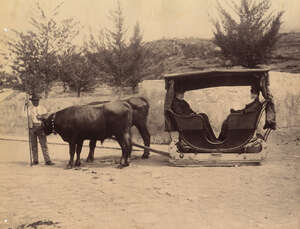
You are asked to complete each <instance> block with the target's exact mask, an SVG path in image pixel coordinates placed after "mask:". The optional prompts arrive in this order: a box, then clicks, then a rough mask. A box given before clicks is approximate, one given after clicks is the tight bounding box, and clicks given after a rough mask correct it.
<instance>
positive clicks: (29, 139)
mask: <svg viewBox="0 0 300 229" xmlns="http://www.w3.org/2000/svg"><path fill="white" fill-rule="evenodd" d="M28 104H29V96H28V94H27V92H26V100H25V106H26V112H27V127H28V142H29V156H30V166H32V151H31V138H30V128H29V112H28ZM24 108H25V107H24Z"/></svg>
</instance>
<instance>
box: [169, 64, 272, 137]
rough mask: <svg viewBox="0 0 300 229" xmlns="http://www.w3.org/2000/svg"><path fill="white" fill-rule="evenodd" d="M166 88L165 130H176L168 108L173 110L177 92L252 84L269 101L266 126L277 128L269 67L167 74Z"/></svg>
mask: <svg viewBox="0 0 300 229" xmlns="http://www.w3.org/2000/svg"><path fill="white" fill-rule="evenodd" d="M164 79H165V89H166V90H167V93H166V97H165V106H164V110H165V130H166V131H175V126H174V124H172V122H171V119H170V117H168V116H169V112H167V111H168V110H171V106H172V102H173V99H174V96H175V92H176V91H178V90H184V91H190V90H197V89H203V88H210V87H223V86H251V87H255V88H257V89H259V91H260V92H261V93H262V95H263V97H264V98H265V100H266V101H267V106H266V123H265V126H264V128H265V129H267V128H270V129H273V130H275V129H276V116H275V107H274V102H273V96H272V95H271V93H270V90H269V85H270V83H269V70H268V69H230V70H229V69H224V70H222V69H221V70H208V71H196V72H186V73H178V74H167V75H165V76H164Z"/></svg>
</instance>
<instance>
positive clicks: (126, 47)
mask: <svg viewBox="0 0 300 229" xmlns="http://www.w3.org/2000/svg"><path fill="white" fill-rule="evenodd" d="M110 19H111V20H112V22H113V27H112V29H106V30H105V31H101V33H100V34H99V36H98V38H95V37H94V36H93V35H91V39H90V41H89V44H88V47H89V50H90V52H89V57H90V58H91V60H92V62H93V63H94V64H95V65H97V66H98V67H99V71H104V72H105V73H106V74H107V76H106V82H107V83H108V84H110V85H111V86H115V87H128V86H129V87H131V88H132V89H133V90H134V89H135V88H136V86H137V85H138V83H139V82H140V81H141V79H142V78H143V77H144V76H145V75H146V74H149V71H150V69H151V68H153V64H154V62H155V61H154V60H155V59H154V58H153V57H154V53H153V52H152V51H151V49H148V48H146V45H145V44H144V42H143V36H142V33H141V29H140V26H139V24H138V23H136V25H135V27H134V31H133V35H132V37H131V38H130V39H129V41H127V40H128V39H127V36H126V34H127V30H126V27H125V24H124V20H125V18H124V16H123V11H122V8H121V5H120V2H119V1H118V4H117V8H116V9H115V10H113V11H112V12H111V14H110ZM156 59H157V58H156ZM155 64H157V63H156V62H155ZM155 67H157V66H155Z"/></svg>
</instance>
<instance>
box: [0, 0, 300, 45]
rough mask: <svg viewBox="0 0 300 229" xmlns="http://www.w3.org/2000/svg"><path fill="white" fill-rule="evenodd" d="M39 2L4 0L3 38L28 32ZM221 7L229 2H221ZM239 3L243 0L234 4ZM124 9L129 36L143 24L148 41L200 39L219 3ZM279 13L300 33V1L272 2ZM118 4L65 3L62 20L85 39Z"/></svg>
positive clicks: (286, 27)
mask: <svg viewBox="0 0 300 229" xmlns="http://www.w3.org/2000/svg"><path fill="white" fill-rule="evenodd" d="M35 1H36V0H0V37H1V36H4V34H7V33H9V29H11V28H14V29H17V30H22V29H23V30H26V28H28V26H29V18H30V16H31V14H32V11H31V8H32V7H33V5H34V4H33V3H34V2H35ZM219 1H220V3H221V4H224V3H226V2H229V0H219ZM234 1H236V2H238V1H239V0H234ZM59 2H61V1H60V0H40V3H41V6H42V7H43V8H44V9H48V10H49V9H53V8H54V7H55V6H56V5H57V4H58V3H59ZM120 2H121V5H122V7H123V11H124V16H125V23H126V25H127V27H128V33H129V34H128V35H131V31H132V28H133V25H134V24H135V23H136V21H139V23H140V26H141V28H142V31H143V35H144V39H145V40H148V41H149V40H156V39H160V38H163V37H164V38H175V37H176V38H185V37H200V38H211V37H212V26H211V22H210V19H211V18H212V17H215V13H216V10H215V6H216V0H120ZM272 5H273V8H274V9H275V10H277V11H278V10H285V11H286V12H285V15H284V18H283V19H284V24H283V27H282V31H291V30H294V31H300V17H299V13H300V1H299V0H272ZM115 6H116V1H115V0H65V1H64V4H63V6H62V8H61V11H60V12H61V13H60V15H61V17H63V18H67V17H73V18H76V19H77V20H79V21H80V23H81V25H82V26H83V29H82V31H81V37H82V38H84V37H88V34H89V31H93V32H95V31H97V30H98V29H99V28H101V27H107V26H109V25H110V21H109V19H108V14H109V10H111V9H113V8H114V7H115Z"/></svg>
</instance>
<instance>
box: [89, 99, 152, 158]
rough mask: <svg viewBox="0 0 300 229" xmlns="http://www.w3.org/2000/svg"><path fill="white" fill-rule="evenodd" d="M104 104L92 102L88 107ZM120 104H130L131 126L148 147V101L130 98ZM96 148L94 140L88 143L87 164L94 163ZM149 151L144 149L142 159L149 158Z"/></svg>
mask: <svg viewBox="0 0 300 229" xmlns="http://www.w3.org/2000/svg"><path fill="white" fill-rule="evenodd" d="M107 102H108V101H105V102H92V103H89V104H88V105H95V106H96V105H103V104H105V103H107ZM121 102H125V103H128V104H130V106H131V107H132V110H133V116H132V125H133V126H135V127H136V128H137V130H138V131H139V133H140V135H141V136H142V138H143V141H144V145H145V146H147V147H149V146H150V134H149V131H148V128H147V118H148V113H149V103H148V101H147V100H146V99H145V98H143V97H131V98H128V99H124V100H121ZM95 147H96V140H91V141H90V152H89V155H88V157H87V162H92V161H94V152H95ZM149 154H150V153H149V150H148V149H145V150H144V154H143V156H142V158H144V159H147V158H149Z"/></svg>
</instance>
